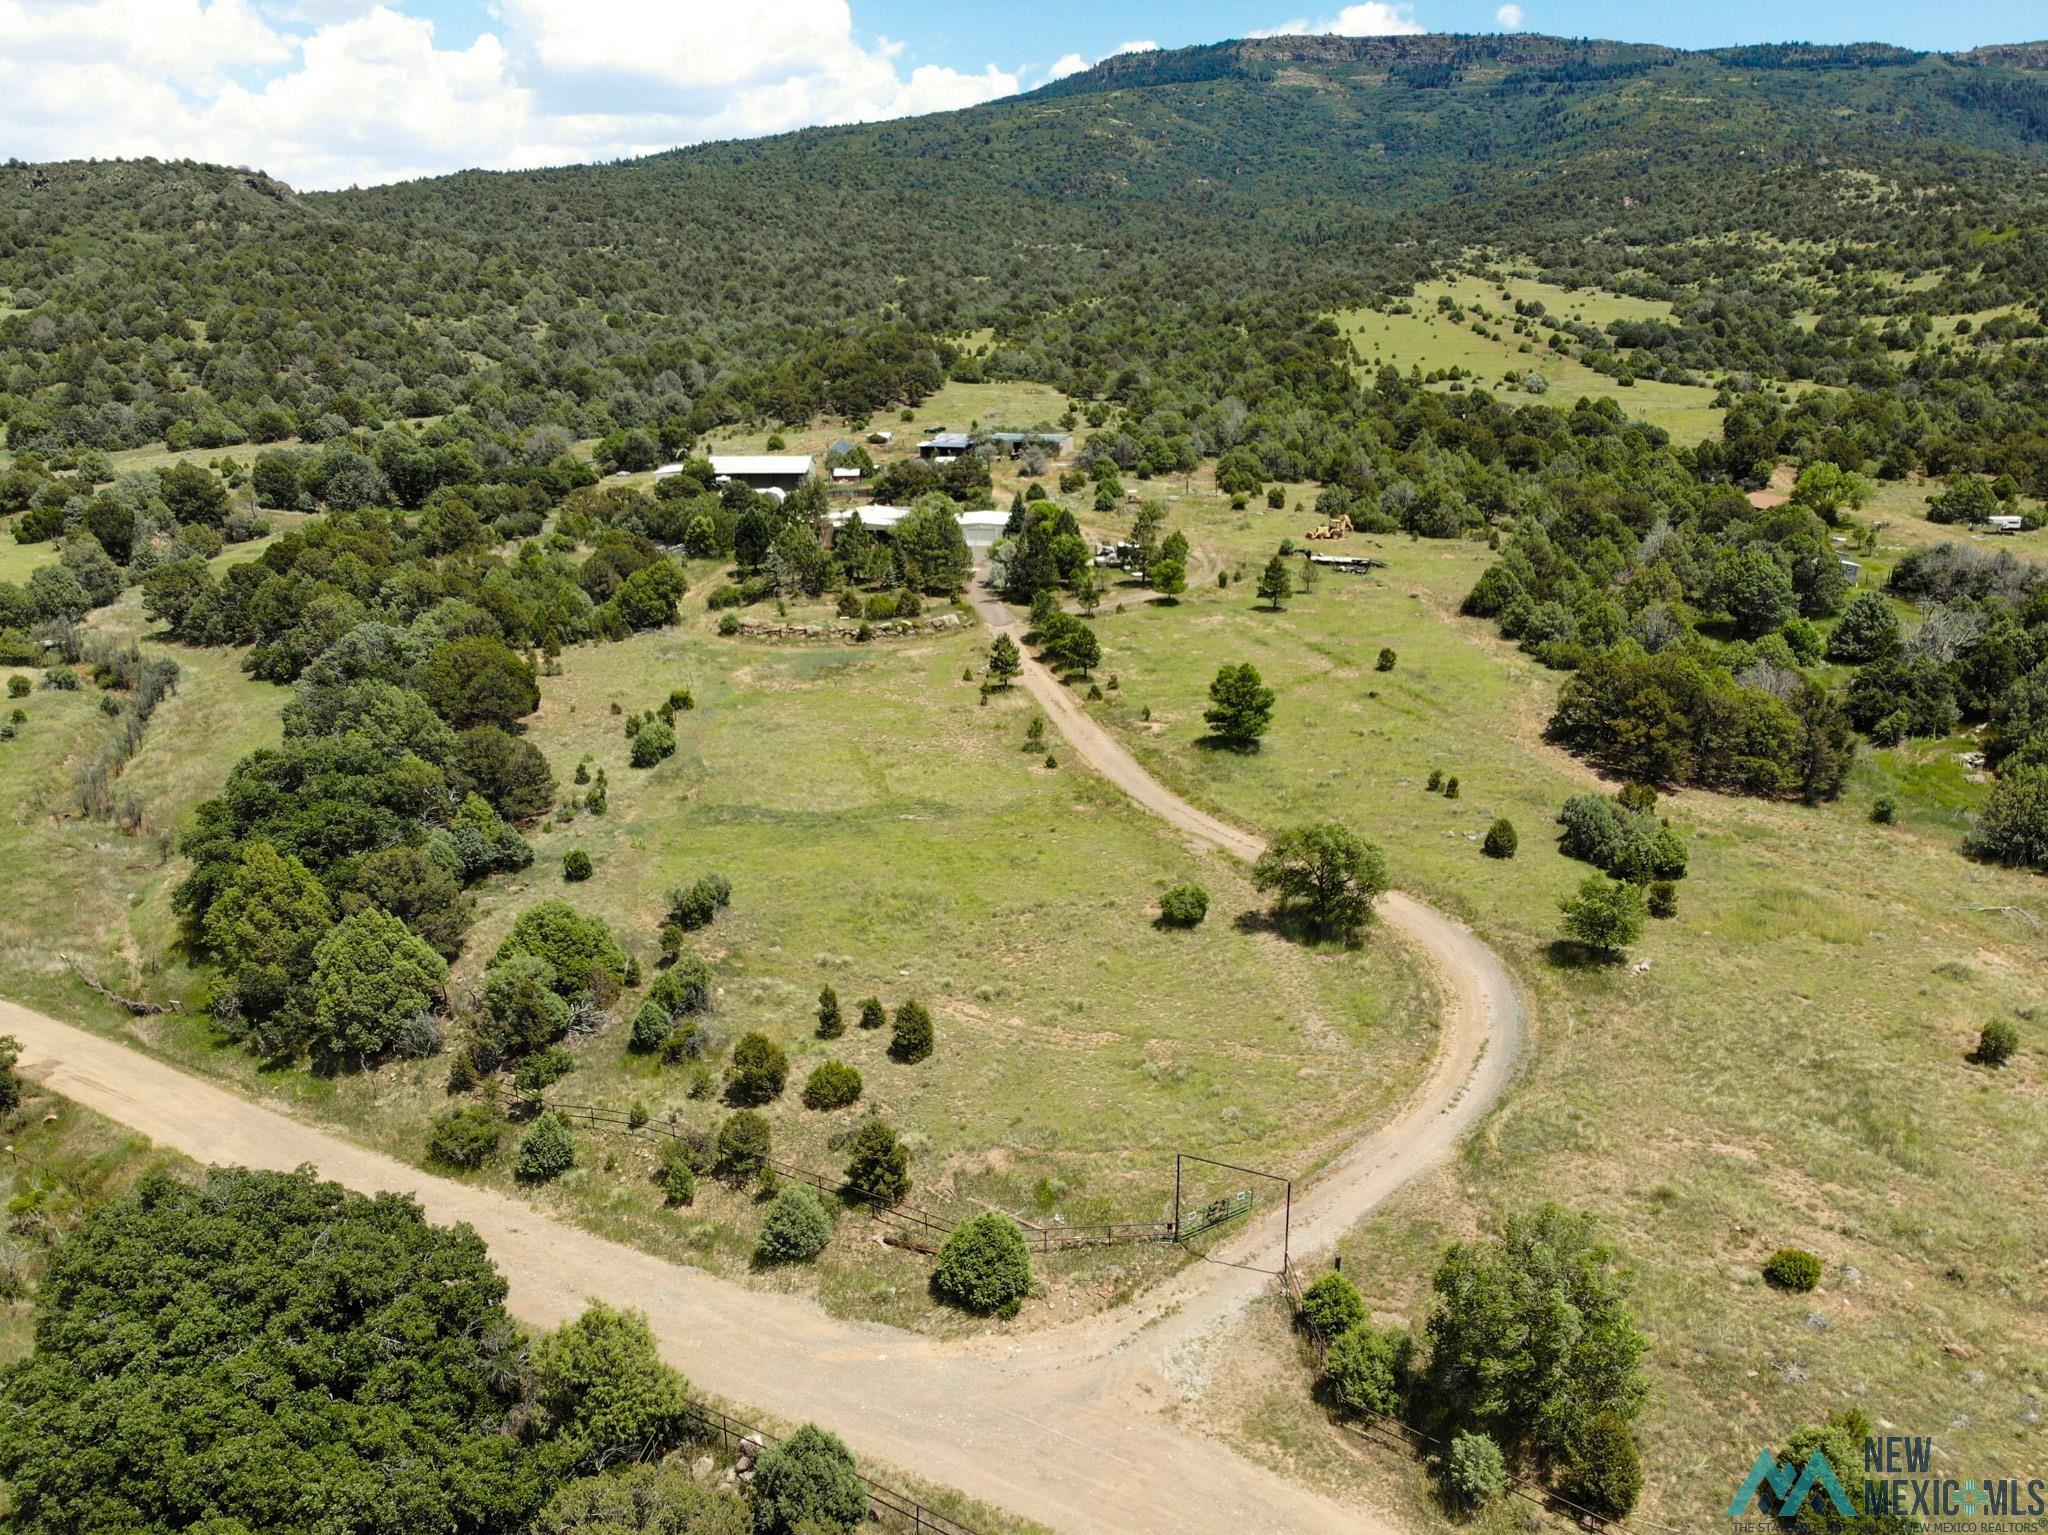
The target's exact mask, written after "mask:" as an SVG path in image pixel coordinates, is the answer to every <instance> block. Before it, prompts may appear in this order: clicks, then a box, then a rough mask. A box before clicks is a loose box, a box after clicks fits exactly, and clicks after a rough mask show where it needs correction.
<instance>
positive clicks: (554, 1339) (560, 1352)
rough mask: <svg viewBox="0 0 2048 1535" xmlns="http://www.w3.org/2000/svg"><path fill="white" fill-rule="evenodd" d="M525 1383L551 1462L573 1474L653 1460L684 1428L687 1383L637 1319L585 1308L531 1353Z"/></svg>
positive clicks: (597, 1304) (598, 1306) (596, 1304)
mask: <svg viewBox="0 0 2048 1535" xmlns="http://www.w3.org/2000/svg"><path fill="white" fill-rule="evenodd" d="M533 1379H534V1394H535V1397H536V1399H537V1400H538V1402H539V1405H540V1407H541V1410H542V1411H543V1412H544V1413H546V1415H547V1420H548V1426H549V1429H550V1431H551V1433H552V1435H553V1441H554V1445H555V1453H556V1455H558V1456H559V1457H560V1458H562V1459H565V1460H566V1461H568V1462H569V1463H570V1464H572V1465H574V1466H575V1467H576V1468H577V1469H579V1470H600V1469H602V1468H603V1467H605V1466H607V1465H612V1464H615V1463H617V1462H620V1461H633V1460H649V1459H653V1458H656V1457H658V1456H660V1454H661V1453H662V1452H663V1451H665V1450H668V1449H672V1448H673V1447H674V1446H675V1445H676V1444H678V1443H680V1442H681V1441H682V1439H683V1438H684V1437H685V1435H686V1433H687V1431H688V1428H689V1416H688V1408H689V1400H690V1386H689V1382H688V1381H686V1380H684V1379H683V1377H682V1376H681V1375H680V1374H679V1373H677V1371H676V1370H675V1369H674V1367H672V1366H670V1365H666V1364H664V1363H662V1361H661V1358H660V1356H659V1355H658V1354H657V1353H656V1352H655V1348H654V1334H653V1332H652V1331H651V1330H650V1329H649V1328H648V1325H647V1318H646V1317H644V1316H642V1315H641V1314H640V1313H639V1312H637V1311H619V1310H614V1309H613V1308H612V1307H610V1306H607V1305H605V1304H604V1303H603V1302H601V1301H593V1302H591V1304H590V1306H589V1307H588V1308H587V1309H586V1310H585V1311H584V1313H583V1315H582V1316H580V1317H578V1318H577V1319H576V1320H575V1321H573V1322H570V1323H568V1324H566V1325H565V1326H563V1327H561V1328H560V1329H558V1330H557V1331H555V1332H552V1333H550V1334H548V1335H547V1336H546V1337H545V1338H543V1339H541V1340H540V1342H539V1343H538V1344H537V1345H535V1347H534V1351H533Z"/></svg>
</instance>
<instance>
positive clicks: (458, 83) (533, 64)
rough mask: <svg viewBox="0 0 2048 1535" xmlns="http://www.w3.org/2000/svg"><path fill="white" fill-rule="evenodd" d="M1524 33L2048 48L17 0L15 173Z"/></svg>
mask: <svg viewBox="0 0 2048 1535" xmlns="http://www.w3.org/2000/svg"><path fill="white" fill-rule="evenodd" d="M1501 30H1527V31H1539V32H1549V33H1554V34H1560V35H1564V36H1578V37H1588V36H1590V37H1614V38H1623V39H1628V40H1631V41H1645V42H1661V43H1670V44H1674V45H1677V46H1681V47H1710V46H1714V45H1718V44H1725V43H1735V42H1763V41H1786V40H1792V39H1798V40H1804V41H1814V42H1845V41H1857V40H1866V39H1879V40H1883V41H1887V42H1895V43H1902V44H1905V45H1908V46H1911V47H1919V48H1941V49H1957V48H1967V47H1971V46H1973V45H1975V44H1978V43H1985V42H2015V41H2022V40H2032V39H2036V38H2040V37H2043V36H2048V5H2044V3H2043V0H1956V3H1951V4H1948V5H1945V6H1928V5H1925V4H1913V5H1906V4H1892V3H1883V0H1871V3H1862V4H1850V3H1844V0H1805V3H1802V4H1797V5H1788V4H1785V3H1783V0H1778V3H1776V4H1763V3H1758V0H1717V3H1715V4H1712V5H1706V4H1698V3H1685V4H1679V3H1674V0H1664V3H1657V0H1650V3H1642V0H1634V3H1623V0H1519V3H1511V4H1502V3H1499V0H1363V3H1350V4H1344V3H1341V0H1333V3H1329V4H1319V5H1317V4H1308V3H1305V0H1176V3H1169V0H1125V3H1122V4H1117V5H1104V4H1102V3H1100V0H1090V3H1083V0H1039V3H1037V4H1033V5H1029V6H1020V5H1017V4H1015V3H1004V4H992V3H979V0H945V3H941V0H0V100H5V101H7V102H8V111H7V112H6V114H5V117H4V121H0V153H6V154H10V155H15V156H18V157H20V158H22V159H26V160H53V159H68V158H82V157H89V156H134V155H157V156H160V157H164V158H171V157H180V156H184V157H191V158H194V159H204V160H212V161H216V162H221V163H226V164H233V165H247V166H251V167H255V168H261V169H265V170H268V171H270V172H271V173H272V174H273V175H278V176H282V177H283V178H284V179H286V180H288V181H290V182H292V183H293V184H294V185H297V186H302V187H335V186H346V185H349V184H352V183H371V182H380V181H393V180H400V179H404V178H407V177H413V176H422V175H434V174H439V173H442V172H446V171H451V170H458V169H462V168H465V167H472V166H481V167H485V168H517V167H523V166H532V165H548V164H564V163H571V162H581V161H588V160H598V159H609V158H615V157H619V156H626V155H638V154H646V153H650V152H652V151H655V150H660V149H667V148H670V147H672V146H674V145H677V144H688V143H697V142H701V141H703V140H706V139H718V138H734V137H746V136H751V135H755V134H763V133H776V132H782V131H786V130H788V129H792V128H801V127H807V126H810V125H813V124H817V123H834V122H854V121H872V120H877V119H881V118H888V117H901V116H906V115H910V114H914V113H922V112H933V111H943V110H948V109H952V108H958V107H964V106H970V105H973V104H975V103H977V102H981V101H987V100H990V99H992V98H995V97H999V96H1005V95H1011V94H1014V93H1016V92H1018V91H1022V90H1029V89H1032V88H1033V87H1035V86H1038V85H1042V84H1044V83H1045V82H1046V81H1047V80H1049V79H1053V78H1056V77H1058V76H1059V75H1062V74H1068V73H1071V72H1073V71H1074V70H1077V69H1081V68H1085V67H1086V66H1087V65H1089V64H1092V63H1094V62H1096V61H1097V60H1099V59H1101V58H1102V57H1104V56H1105V55H1107V54H1110V53H1113V52H1116V51H1118V50H1120V49H1123V48H1128V47H1150V46H1158V47H1168V48H1172V47H1181V46H1185V45H1187V44H1190V43H1200V42H1213V41H1216V40H1218V39H1221V38H1227V37H1243V36H1249V35H1254V34H1259V33H1268V34H1270V33H1274V32H1281V31H1289V32H1341V33H1347V34H1352V35H1363V34H1368V33H1388V32H1418V31H1462V32H1481V31H1501Z"/></svg>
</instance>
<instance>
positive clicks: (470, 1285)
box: [0, 1169, 548, 1535]
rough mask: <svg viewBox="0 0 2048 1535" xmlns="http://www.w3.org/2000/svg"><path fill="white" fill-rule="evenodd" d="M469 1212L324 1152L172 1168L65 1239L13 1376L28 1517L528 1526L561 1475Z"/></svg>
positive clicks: (41, 1521) (7, 1429) (158, 1526)
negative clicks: (302, 1163)
mask: <svg viewBox="0 0 2048 1535" xmlns="http://www.w3.org/2000/svg"><path fill="white" fill-rule="evenodd" d="M504 1298H505V1283H504V1280H503V1279H501V1278H500V1277H499V1276H498V1274H497V1273H496V1271H495V1270H493V1269H492V1267H491V1265H490V1261H489V1259H488V1257H487V1256H486V1255H485V1252H484V1246H483V1243H482V1241H481V1240H480V1239H479V1238H478V1237H477V1235H476V1234H475V1233H474V1232H472V1231H470V1230H469V1229H468V1228H467V1227H455V1228H453V1229H449V1228H443V1227H437V1226H433V1225H430V1224H429V1223H428V1222H427V1220H426V1218H425V1217H424V1216H423V1215H422V1213H421V1212H420V1209H419V1207H418V1206H417V1205H416V1204H414V1203H413V1202H412V1201H411V1200H410V1199H407V1198H404V1197H402V1196H400V1195H395V1194H384V1195H379V1196H378V1197H376V1198H375V1199H365V1198H363V1197H361V1196H358V1195H354V1194H349V1193H346V1192H344V1191H343V1190H342V1189H341V1188H340V1187H339V1186H337V1185H335V1184H331V1183H323V1182H320V1181H318V1180H317V1179H315V1178H314V1177H313V1175H312V1174H311V1173H310V1172H307V1171H300V1172H296V1173H273V1172H250V1171H246V1170H242V1169H215V1170H213V1171H212V1172H210V1173H209V1174H208V1175H207V1177H206V1180H205V1182H204V1183H203V1184H202V1185H199V1186H196V1187H195V1186H191V1185H187V1184H183V1183H180V1182H177V1181H176V1180H174V1179H172V1178H170V1177H168V1176H163V1175H155V1176H152V1177H150V1178H148V1179H146V1180H145V1181H144V1182H142V1183H141V1184H139V1185H138V1186H137V1187H136V1189H135V1190H134V1191H133V1192H132V1193H130V1194H129V1195H127V1196H125V1197H123V1198H120V1199H116V1200H113V1201H111V1202H109V1203H108V1204H105V1205H103V1206H101V1207H100V1208H99V1209H98V1210H96V1211H95V1212H93V1214H92V1215H90V1216H89V1217H88V1218H87V1219H86V1220H85V1222H84V1223H83V1224H82V1225H81V1226H80V1227H79V1228H78V1229H77V1231H75V1232H74V1233H73V1234H72V1235H71V1236H69V1237H68V1238H66V1239H65V1241H64V1242H63V1243H62V1244H61V1245H60V1246H59V1247H58V1248H57V1250H56V1251H55V1252H54V1253H53V1255H52V1257H51V1260H50V1266H49V1269H48V1272H47V1274H46V1275H45V1277H44V1280H43V1283H42V1285H41V1287H40V1290H39V1294H38V1297H37V1299H38V1303H39V1312H38V1316H37V1321H36V1338H35V1349H34V1352H33V1353H31V1354H30V1355H29V1357H28V1358H26V1359H25V1360H23V1361H21V1362H20V1363H19V1364H16V1365H13V1366H11V1367H10V1368H9V1369H8V1370H7V1372H6V1374H5V1377H4V1387H0V1390H4V1396H5V1400H6V1403H7V1410H6V1412H4V1413H0V1474H4V1475H5V1476H6V1477H7V1480H8V1483H9V1486H10V1491H11V1494H12V1500H13V1509H12V1513H13V1522H14V1524H15V1526H16V1527H17V1528H21V1529H32V1530H52V1531H55V1530H63V1531H71V1532H77V1535H101V1532H104V1535H155V1532H164V1535H169V1532H172V1531H186V1530H194V1529H202V1528H204V1529H218V1530H223V1531H227V1530H237V1531H239V1530H262V1531H266V1532H279V1535H295V1532H302V1531H303V1532H307V1535H312V1532H316V1531H318V1532H326V1531H333V1530H348V1531H351V1532H361V1535H417V1532H419V1531H422V1530H436V1531H448V1532H471V1531H474V1532H478V1535H482V1532H486V1531H499V1530H504V1529H508V1528H513V1527H517V1526H518V1525H519V1524H520V1523H521V1522H522V1521H523V1520H524V1519H526V1518H527V1517H528V1516H530V1515H531V1514H532V1512H533V1511H534V1510H535V1509H536V1508H537V1507H538V1506H539V1504H540V1502H541V1500H542V1499H543V1498H544V1497H545V1496H546V1495H547V1491H548V1486H547V1481H546V1476H545V1473H544V1470H543V1468H542V1467H541V1466H540V1465H539V1464H538V1463H537V1462H536V1460H535V1458H534V1457H533V1455H532V1454H531V1453H530V1452H529V1451H528V1450H527V1449H525V1448H523V1447H522V1445H521V1443H520V1441H519V1440H518V1439H517V1438H516V1437H514V1436H513V1435H512V1434H510V1433H508V1432H507V1431H506V1430H507V1424H508V1418H509V1415H510V1414H511V1413H512V1412H513V1410H514V1408H515V1407H516V1406H517V1404H518V1401H519V1392H518V1380H519V1375H520V1370H519V1356H520V1347H519V1344H518V1341H517V1335H516V1334H515V1332H514V1331H513V1329H512V1326H511V1324H510V1322H509V1321H508V1319H507V1318H506V1316H505V1312H504Z"/></svg>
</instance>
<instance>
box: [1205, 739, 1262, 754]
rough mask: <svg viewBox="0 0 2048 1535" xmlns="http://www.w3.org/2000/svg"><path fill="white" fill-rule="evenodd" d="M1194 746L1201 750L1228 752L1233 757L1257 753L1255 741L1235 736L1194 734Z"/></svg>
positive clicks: (1257, 746)
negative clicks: (1239, 738)
mask: <svg viewBox="0 0 2048 1535" xmlns="http://www.w3.org/2000/svg"><path fill="white" fill-rule="evenodd" d="M1195 746H1196V748H1197V749H1198V750H1201V751H1211V752H1229V753H1230V754H1231V755H1232V756H1235V757H1255V756H1257V755H1258V753H1259V743H1258V742H1257V741H1240V740H1238V739H1237V738H1236V737H1235V736H1219V735H1206V736H1196V737H1195Z"/></svg>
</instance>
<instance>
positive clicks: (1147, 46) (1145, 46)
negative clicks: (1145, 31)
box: [1103, 38, 1159, 59]
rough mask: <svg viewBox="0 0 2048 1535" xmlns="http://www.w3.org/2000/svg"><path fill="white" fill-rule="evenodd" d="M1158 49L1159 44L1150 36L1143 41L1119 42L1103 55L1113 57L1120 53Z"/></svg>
mask: <svg viewBox="0 0 2048 1535" xmlns="http://www.w3.org/2000/svg"><path fill="white" fill-rule="evenodd" d="M1158 51H1159V45H1158V44H1157V43H1155V42H1153V41H1152V40H1151V39H1150V38H1147V39H1145V41H1144V42H1142V43H1118V44H1117V45H1116V46H1115V47H1114V48H1112V49H1110V50H1109V52H1107V53H1105V54H1104V55H1103V57H1104V58H1106V59H1113V58H1115V57H1116V56H1117V55H1118V54H1120V53H1157V52H1158Z"/></svg>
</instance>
